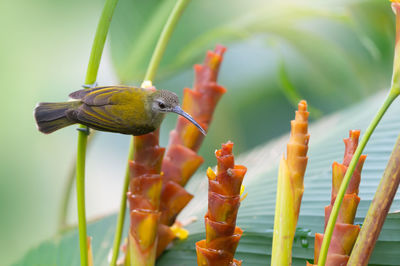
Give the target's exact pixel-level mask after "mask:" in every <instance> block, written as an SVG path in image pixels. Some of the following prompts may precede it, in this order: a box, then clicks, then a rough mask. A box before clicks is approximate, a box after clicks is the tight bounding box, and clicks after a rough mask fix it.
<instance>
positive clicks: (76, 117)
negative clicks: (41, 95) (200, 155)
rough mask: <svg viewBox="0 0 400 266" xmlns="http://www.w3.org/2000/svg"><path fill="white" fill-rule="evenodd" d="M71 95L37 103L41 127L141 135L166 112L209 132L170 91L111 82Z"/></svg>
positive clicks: (155, 126)
mask: <svg viewBox="0 0 400 266" xmlns="http://www.w3.org/2000/svg"><path fill="white" fill-rule="evenodd" d="M69 97H70V98H71V100H70V101H68V102H60V103H39V104H38V105H37V106H36V108H35V111H34V116H35V119H36V123H37V126H38V129H39V131H41V132H43V133H45V134H48V133H52V132H54V131H56V130H58V129H60V128H63V127H66V126H69V125H72V124H75V123H79V124H83V125H86V126H88V127H90V128H93V129H96V130H101V131H108V132H117V133H122V134H130V135H134V136H139V135H143V134H147V133H150V132H152V131H154V130H156V129H157V128H158V127H159V126H160V124H161V122H162V120H163V119H164V116H165V114H166V113H177V114H178V115H181V116H183V117H185V118H186V119H188V120H189V121H190V122H191V123H193V124H194V125H195V126H196V127H198V128H199V130H200V131H201V132H202V133H203V134H204V135H205V134H206V132H205V131H204V129H203V128H202V127H201V126H200V125H199V124H198V123H197V122H196V121H195V120H194V119H193V118H192V117H191V116H190V115H189V114H187V113H186V112H185V111H183V110H182V109H181V107H180V106H179V98H178V96H177V95H176V94H175V93H173V92H170V91H166V90H150V89H143V88H138V87H131V86H109V87H96V88H91V89H83V90H79V91H75V92H73V93H71V94H70V95H69Z"/></svg>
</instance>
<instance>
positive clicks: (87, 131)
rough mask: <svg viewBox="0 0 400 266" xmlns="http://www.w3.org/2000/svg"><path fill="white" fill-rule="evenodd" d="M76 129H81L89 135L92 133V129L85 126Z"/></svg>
mask: <svg viewBox="0 0 400 266" xmlns="http://www.w3.org/2000/svg"><path fill="white" fill-rule="evenodd" d="M76 130H78V131H81V132H83V133H85V134H86V135H88V136H89V134H90V129H89V128H88V127H85V128H82V127H78V128H77V129H76Z"/></svg>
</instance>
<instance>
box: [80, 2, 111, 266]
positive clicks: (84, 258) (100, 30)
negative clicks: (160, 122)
mask: <svg viewBox="0 0 400 266" xmlns="http://www.w3.org/2000/svg"><path fill="white" fill-rule="evenodd" d="M117 2H118V0H106V3H105V5H104V8H103V12H102V14H101V17H100V20H99V24H98V25H97V29H96V35H95V37H94V41H93V45H92V50H91V53H90V58H89V64H88V68H87V71H86V79H85V84H88V85H89V84H94V83H95V82H96V78H97V72H98V70H99V65H100V59H101V55H102V54H103V49H104V44H105V41H106V37H107V33H108V29H109V27H110V23H111V18H112V16H113V13H114V9H115V6H116V5H117ZM79 128H81V129H87V127H85V126H83V125H80V126H79ZM86 146H87V134H86V133H85V132H83V131H79V133H78V151H77V156H76V192H77V193H76V196H77V203H78V227H79V247H80V255H81V265H84V266H87V265H88V249H87V242H86V237H87V234H86V211H85V158H86Z"/></svg>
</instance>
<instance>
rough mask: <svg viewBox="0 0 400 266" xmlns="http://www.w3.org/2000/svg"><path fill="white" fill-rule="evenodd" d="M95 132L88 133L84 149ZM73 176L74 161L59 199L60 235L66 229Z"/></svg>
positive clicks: (74, 169) (74, 171) (74, 170)
mask: <svg viewBox="0 0 400 266" xmlns="http://www.w3.org/2000/svg"><path fill="white" fill-rule="evenodd" d="M95 133H96V131H94V130H92V131H91V132H90V135H89V136H88V138H87V143H86V147H88V146H90V143H91V142H92V140H93V137H94V136H95V135H96V134H95ZM75 157H76V156H75ZM75 174H76V160H74V161H73V162H72V163H71V167H70V169H69V172H68V175H67V182H66V184H65V186H64V191H63V193H62V194H63V195H62V199H61V205H60V213H59V219H58V232H59V233H61V232H63V231H64V230H66V229H67V227H68V225H67V216H68V209H69V204H70V202H71V200H70V199H71V195H72V190H73V187H74V180H75Z"/></svg>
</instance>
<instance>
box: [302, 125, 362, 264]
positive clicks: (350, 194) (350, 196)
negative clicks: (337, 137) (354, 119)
mask: <svg viewBox="0 0 400 266" xmlns="http://www.w3.org/2000/svg"><path fill="white" fill-rule="evenodd" d="M349 135H350V137H349V138H347V139H344V144H345V146H346V148H345V152H344V158H343V163H341V164H339V163H337V162H334V163H333V164H332V197H331V204H330V205H328V206H326V207H325V227H326V225H327V223H328V220H329V217H330V214H331V211H332V207H333V204H334V203H335V200H336V195H337V192H338V190H339V188H340V185H341V183H342V180H343V177H344V175H345V173H346V171H347V167H348V166H349V163H350V161H351V158H352V157H353V154H354V152H355V150H356V148H357V146H358V138H359V137H360V131H359V130H350V134H349ZM366 158H367V156H366V155H361V157H360V159H359V161H358V163H357V166H356V169H355V170H354V173H353V175H352V177H351V180H350V183H349V186H348V187H347V190H346V194H345V196H344V198H343V202H342V205H341V207H340V211H339V215H338V219H337V221H336V224H335V228H334V230H333V235H332V240H331V243H330V246H329V250H328V256H327V260H326V263H325V265H327V266H334V265H347V261H348V259H349V255H350V252H351V250H352V248H353V246H354V243H355V241H356V239H357V236H358V233H359V231H360V227H359V226H358V225H353V223H354V218H355V215H356V211H357V206H358V203H359V202H360V198H359V197H358V188H359V185H360V180H361V170H362V167H363V165H364V162H365V159H366ZM323 238H324V235H323V234H318V233H317V234H315V248H314V258H315V261H314V262H315V264H317V263H318V257H319V253H320V249H321V244H322V240H323ZM308 265H311V264H308Z"/></svg>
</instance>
